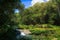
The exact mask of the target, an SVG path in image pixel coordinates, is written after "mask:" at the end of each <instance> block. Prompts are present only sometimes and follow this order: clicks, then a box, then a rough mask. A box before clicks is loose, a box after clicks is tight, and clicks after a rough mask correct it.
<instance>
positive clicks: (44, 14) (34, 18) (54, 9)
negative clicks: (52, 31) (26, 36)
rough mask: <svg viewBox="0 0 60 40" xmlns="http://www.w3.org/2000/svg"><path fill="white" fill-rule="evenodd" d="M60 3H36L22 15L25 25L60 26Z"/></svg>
mask: <svg viewBox="0 0 60 40" xmlns="http://www.w3.org/2000/svg"><path fill="white" fill-rule="evenodd" d="M59 3H60V2H59V1H56V0H54V1H53V0H51V1H49V2H46V3H36V4H35V5H34V6H32V7H30V8H27V9H25V10H24V11H23V13H22V22H23V23H24V24H27V25H30V24H33V25H35V24H48V23H49V24H54V25H60V21H59V20H60V6H59Z"/></svg>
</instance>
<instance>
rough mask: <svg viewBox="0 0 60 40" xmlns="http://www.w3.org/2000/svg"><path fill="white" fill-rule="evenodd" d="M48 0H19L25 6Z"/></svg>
mask: <svg viewBox="0 0 60 40" xmlns="http://www.w3.org/2000/svg"><path fill="white" fill-rule="evenodd" d="M47 1H49V0H21V2H22V3H23V4H24V5H25V8H28V7H30V6H33V5H34V4H35V3H37V2H39V3H41V2H47Z"/></svg>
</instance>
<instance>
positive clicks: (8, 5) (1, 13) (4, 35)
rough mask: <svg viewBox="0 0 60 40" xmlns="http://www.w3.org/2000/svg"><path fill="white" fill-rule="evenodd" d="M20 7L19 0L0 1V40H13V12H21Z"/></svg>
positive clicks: (14, 22)
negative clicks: (17, 10)
mask: <svg viewBox="0 0 60 40" xmlns="http://www.w3.org/2000/svg"><path fill="white" fill-rule="evenodd" d="M21 5H22V3H21V1H20V0H0V30H1V31H0V40H9V39H11V40H13V39H14V38H15V37H16V36H15V35H16V33H14V25H17V22H16V21H15V20H14V18H15V16H14V10H15V9H19V10H22V9H23V7H22V6H21ZM9 35H10V36H9ZM13 36H15V37H13ZM8 37H9V38H8Z"/></svg>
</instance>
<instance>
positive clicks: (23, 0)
mask: <svg viewBox="0 0 60 40" xmlns="http://www.w3.org/2000/svg"><path fill="white" fill-rule="evenodd" d="M21 1H22V3H23V4H24V5H25V8H28V7H30V5H31V1H32V0H21Z"/></svg>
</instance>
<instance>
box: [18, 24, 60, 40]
mask: <svg viewBox="0 0 60 40" xmlns="http://www.w3.org/2000/svg"><path fill="white" fill-rule="evenodd" d="M19 26H20V28H22V29H29V30H30V32H31V34H30V35H32V40H52V39H55V38H57V40H60V26H56V25H50V24H42V25H39V24H37V25H19Z"/></svg>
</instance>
